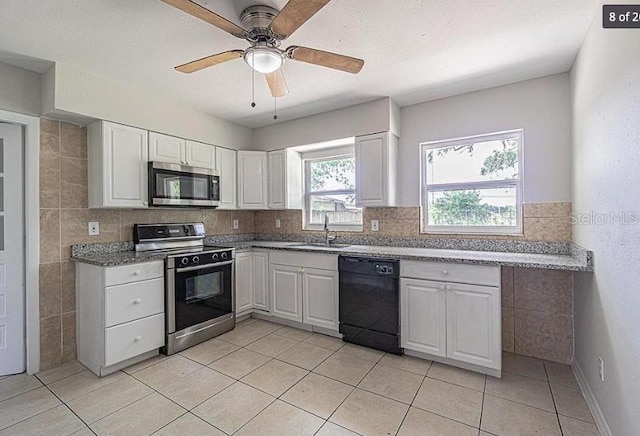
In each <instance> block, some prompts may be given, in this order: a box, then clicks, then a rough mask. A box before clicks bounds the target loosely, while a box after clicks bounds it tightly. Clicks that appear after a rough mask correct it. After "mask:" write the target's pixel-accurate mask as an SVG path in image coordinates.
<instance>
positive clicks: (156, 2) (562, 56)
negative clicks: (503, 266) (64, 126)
mask: <svg viewBox="0 0 640 436" xmlns="http://www.w3.org/2000/svg"><path fill="white" fill-rule="evenodd" d="M198 3H200V4H202V5H203V6H205V7H208V8H209V9H212V10H214V11H215V12H217V13H219V14H220V15H223V16H225V17H226V18H228V19H229V20H231V21H234V22H236V23H238V24H239V18H238V17H239V14H240V12H241V11H242V9H244V8H245V7H246V6H249V5H252V4H256V3H262V4H267V5H270V6H273V7H276V8H278V9H280V8H282V6H284V4H285V3H286V0H198ZM598 4H599V3H598V0H482V1H478V0H361V1H356V0H333V1H332V2H331V3H329V5H327V6H326V7H325V8H323V9H322V10H321V11H320V12H319V13H318V14H317V15H316V16H314V17H313V18H312V19H311V20H310V21H308V22H307V23H306V24H305V25H304V26H303V27H302V28H300V29H299V30H298V31H297V32H296V33H295V34H294V35H293V36H292V37H290V38H289V39H288V40H286V41H285V42H284V43H283V46H284V47H287V46H289V45H294V44H295V45H304V46H309V47H314V48H318V49H322V50H327V51H335V52H337V53H342V54H346V55H351V56H355V57H360V58H362V59H364V60H365V66H364V68H363V70H362V72H361V73H360V74H358V75H351V74H348V73H343V72H340V71H334V70H330V69H326V68H322V67H317V66H314V65H309V64H304V63H300V62H293V61H290V62H287V63H286V65H285V66H284V69H285V74H286V77H287V82H288V85H289V89H290V91H291V93H290V94H289V95H288V96H286V97H284V98H281V99H279V100H278V108H279V115H280V119H279V121H283V120H287V119H293V118H298V117H301V116H306V115H310V114H313V113H318V112H323V111H326V110H330V109H335V108H338V107H344V106H348V105H351V104H355V103H360V102H364V101H368V100H373V99H375V98H379V97H385V96H390V97H391V98H392V99H394V100H395V101H396V102H397V103H398V104H400V105H401V106H405V105H409V104H414V103H418V102H422V101H426V100H432V99H435V98H441V97H445V96H449V95H454V94H460V93H464V92H469V91H474V90H478V89H483V88H487V87H491V86H497V85H500V84H505V83H511V82H516V81H520V80H526V79H530V78H534V77H540V76H544V75H548V74H554V73H559V72H564V71H568V70H569V69H570V67H571V65H572V64H573V61H574V59H575V56H576V54H577V52H578V49H579V47H580V45H581V43H582V40H583V37H584V35H585V33H586V30H587V27H588V25H589V23H590V22H591V19H592V17H593V15H594V12H595V8H596V6H597V5H598ZM246 46H247V43H246V42H245V41H244V40H241V39H237V38H234V37H233V36H231V35H228V34H226V33H225V32H223V31H221V30H219V29H217V28H214V27H212V26H211V25H209V24H207V23H204V22H202V21H200V20H198V19H196V18H194V17H191V16H189V15H187V14H185V13H183V12H181V11H179V10H177V9H174V8H173V7H171V6H169V5H167V4H165V3H162V2H161V1H160V0H2V2H0V61H6V62H12V63H14V64H17V65H18V66H23V67H25V66H26V67H27V68H31V69H34V70H39V69H43V68H45V66H46V65H47V63H41V62H35V63H34V62H27V61H25V59H24V58H23V57H24V56H26V57H28V58H36V59H40V60H44V61H56V62H62V63H66V64H70V65H74V66H76V67H78V68H80V69H82V70H86V71H87V72H90V73H93V74H95V75H98V76H103V77H108V78H111V79H115V80H118V81H121V82H125V83H127V84H128V85H130V86H136V87H140V88H146V89H150V90H152V91H154V92H157V93H160V94H163V95H164V96H166V97H168V98H171V99H173V100H176V101H181V102H183V103H184V104H186V105H188V106H191V107H193V108H196V109H199V110H202V111H204V112H207V113H210V114H212V115H216V116H218V117H221V118H224V119H227V120H230V121H234V122H237V123H239V124H243V125H246V126H249V127H258V126H263V125H268V124H271V123H272V122H273V120H272V115H273V112H272V111H273V99H272V98H271V97H270V94H269V92H268V88H267V86H266V83H265V82H264V80H263V79H262V78H261V77H259V75H256V79H257V81H256V102H257V107H256V108H254V109H252V108H251V107H250V102H251V70H250V68H249V67H248V66H247V65H246V64H245V63H244V62H243V61H242V60H241V59H238V60H236V61H232V62H229V63H226V64H223V65H219V66H217V67H213V68H209V69H206V70H203V71H201V72H198V73H193V74H191V75H185V74H182V73H178V72H176V71H174V70H173V67H174V66H175V65H178V64H182V63H185V62H188V61H191V60H194V59H198V58H201V57H203V56H207V55H210V54H214V53H217V52H221V51H225V50H229V49H244V48H246ZM3 53H4V56H3ZM16 54H18V55H20V56H16Z"/></svg>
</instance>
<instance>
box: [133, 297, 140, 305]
mask: <svg viewBox="0 0 640 436" xmlns="http://www.w3.org/2000/svg"><path fill="white" fill-rule="evenodd" d="M140 303H142V300H141V299H139V298H136V299H135V300H133V304H140Z"/></svg>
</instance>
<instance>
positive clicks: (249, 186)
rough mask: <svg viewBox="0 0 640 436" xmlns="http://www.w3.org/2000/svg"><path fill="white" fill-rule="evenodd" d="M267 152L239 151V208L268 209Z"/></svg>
mask: <svg viewBox="0 0 640 436" xmlns="http://www.w3.org/2000/svg"><path fill="white" fill-rule="evenodd" d="M268 184H269V180H268V179H267V152H266V151H238V208H240V209H267V208H268V206H269V204H268V199H267V197H268V186H267V185H268Z"/></svg>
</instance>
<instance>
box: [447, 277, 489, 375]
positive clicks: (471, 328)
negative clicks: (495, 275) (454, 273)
mask: <svg viewBox="0 0 640 436" xmlns="http://www.w3.org/2000/svg"><path fill="white" fill-rule="evenodd" d="M446 287H447V357H448V358H450V359H455V360H459V361H461V362H467V363H472V364H474V365H479V366H484V367H487V368H493V369H498V370H499V369H500V368H501V366H502V365H501V362H502V336H501V322H500V317H501V311H500V288H496V287H491V286H477V285H462V284H457V283H451V284H447V285H446Z"/></svg>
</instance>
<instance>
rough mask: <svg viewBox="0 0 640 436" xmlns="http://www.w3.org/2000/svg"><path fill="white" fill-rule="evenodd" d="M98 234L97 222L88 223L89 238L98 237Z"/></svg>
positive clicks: (98, 226)
mask: <svg viewBox="0 0 640 436" xmlns="http://www.w3.org/2000/svg"><path fill="white" fill-rule="evenodd" d="M99 234H100V223H99V222H98V221H91V222H90V223H89V236H98V235H99Z"/></svg>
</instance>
